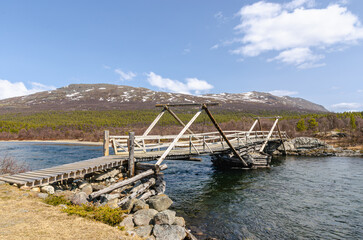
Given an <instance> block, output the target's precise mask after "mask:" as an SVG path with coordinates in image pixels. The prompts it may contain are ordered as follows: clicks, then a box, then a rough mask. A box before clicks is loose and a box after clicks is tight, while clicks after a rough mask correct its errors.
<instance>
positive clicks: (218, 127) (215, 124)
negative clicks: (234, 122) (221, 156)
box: [203, 105, 248, 167]
mask: <svg viewBox="0 0 363 240" xmlns="http://www.w3.org/2000/svg"><path fill="white" fill-rule="evenodd" d="M203 109H204V111H205V112H206V113H207V115H208V117H209V118H210V120H211V121H212V123H213V124H214V126H215V127H216V128H217V130H218V132H219V133H220V134H221V135H222V137H223V138H224V140H225V141H226V143H227V145H228V146H229V148H230V149H231V150H232V152H233V153H234V155H235V156H236V157H237V158H238V159H239V160H241V162H242V165H243V166H244V167H248V164H247V163H246V162H245V160H243V158H242V157H241V156H240V155H239V154H238V152H237V151H236V149H235V148H234V147H233V145H232V144H231V142H230V141H229V140H228V138H227V136H226V135H225V134H224V132H223V131H222V129H221V127H220V126H219V125H218V123H217V121H216V120H215V119H214V117H213V115H212V113H211V112H210V111H209V109H208V107H207V106H206V105H203Z"/></svg>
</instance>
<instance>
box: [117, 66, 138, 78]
mask: <svg viewBox="0 0 363 240" xmlns="http://www.w3.org/2000/svg"><path fill="white" fill-rule="evenodd" d="M115 73H117V74H119V75H120V81H125V80H126V81H129V80H132V79H133V78H134V77H136V73H133V72H127V73H126V72H124V71H122V70H121V69H119V68H118V69H115Z"/></svg>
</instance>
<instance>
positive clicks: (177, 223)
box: [173, 217, 185, 227]
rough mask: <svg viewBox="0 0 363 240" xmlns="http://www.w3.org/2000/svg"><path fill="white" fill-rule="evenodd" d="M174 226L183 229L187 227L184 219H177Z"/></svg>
mask: <svg viewBox="0 0 363 240" xmlns="http://www.w3.org/2000/svg"><path fill="white" fill-rule="evenodd" d="M173 225H178V226H181V227H185V220H184V218H182V217H175V220H174V223H173Z"/></svg>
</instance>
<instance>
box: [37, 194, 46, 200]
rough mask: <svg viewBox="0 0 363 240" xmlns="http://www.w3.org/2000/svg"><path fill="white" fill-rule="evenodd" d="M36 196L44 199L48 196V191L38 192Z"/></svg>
mask: <svg viewBox="0 0 363 240" xmlns="http://www.w3.org/2000/svg"><path fill="white" fill-rule="evenodd" d="M38 197H39V198H41V199H46V198H47V197H48V193H38Z"/></svg>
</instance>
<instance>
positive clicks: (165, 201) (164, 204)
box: [148, 194, 173, 212]
mask: <svg viewBox="0 0 363 240" xmlns="http://www.w3.org/2000/svg"><path fill="white" fill-rule="evenodd" d="M148 204H149V206H150V208H153V209H155V210H157V211H158V212H161V211H164V210H166V209H168V208H169V207H170V206H171V204H173V201H172V200H171V199H170V198H169V197H168V196H166V195H165V194H161V195H157V196H153V197H151V198H149V200H148Z"/></svg>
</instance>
